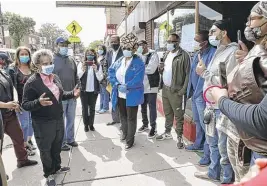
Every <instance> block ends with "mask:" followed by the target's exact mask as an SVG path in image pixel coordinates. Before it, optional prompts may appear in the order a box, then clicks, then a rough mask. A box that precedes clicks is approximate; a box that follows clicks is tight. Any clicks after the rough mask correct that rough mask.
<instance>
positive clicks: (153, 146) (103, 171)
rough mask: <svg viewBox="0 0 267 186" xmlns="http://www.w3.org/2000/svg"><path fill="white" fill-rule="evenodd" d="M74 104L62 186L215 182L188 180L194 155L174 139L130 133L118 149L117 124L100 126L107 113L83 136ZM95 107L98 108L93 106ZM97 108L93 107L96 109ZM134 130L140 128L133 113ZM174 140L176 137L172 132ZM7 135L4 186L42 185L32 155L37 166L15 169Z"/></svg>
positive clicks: (160, 128) (207, 185)
mask: <svg viewBox="0 0 267 186" xmlns="http://www.w3.org/2000/svg"><path fill="white" fill-rule="evenodd" d="M80 105H81V104H80V101H79V102H78V107H77V113H76V115H77V116H76V121H75V124H76V126H75V127H76V141H77V142H78V143H79V147H78V148H73V149H72V150H71V151H70V152H62V165H64V166H66V165H68V166H70V168H71V171H70V172H69V173H67V174H63V175H58V176H57V178H56V179H57V183H58V184H59V185H66V186H112V185H116V186H148V185H157V186H177V185H179V186H191V185H193V186H201V185H205V186H215V185H219V184H218V183H217V184H215V183H212V182H209V181H204V180H200V179H197V178H195V177H194V172H195V171H197V170H203V171H204V170H206V168H200V167H198V166H197V162H198V160H199V157H198V156H197V155H196V154H195V153H191V152H186V151H185V150H179V149H177V148H176V141H175V140H168V141H156V140H155V139H153V140H149V139H147V133H141V134H136V142H135V146H134V148H132V149H131V150H130V151H125V150H124V144H123V143H121V142H120V131H119V125H114V126H106V123H107V122H108V121H110V120H111V116H110V114H109V113H108V114H102V115H96V118H95V128H96V131H95V132H88V133H85V132H84V130H83V122H82V118H81V106H80ZM98 105H99V104H98ZM97 107H98V106H97ZM138 118H139V119H138V127H139V126H141V125H142V120H141V114H140V112H139V114H138ZM157 123H158V133H161V132H163V131H164V118H163V117H160V115H159V117H158V121H157ZM173 136H174V139H176V135H175V133H174V131H173ZM10 144H12V143H11V140H10V139H9V137H7V136H6V137H5V142H4V150H3V161H4V164H5V168H6V171H7V174H8V175H9V177H10V180H9V182H8V185H9V186H42V185H44V183H45V179H44V178H43V176H42V174H43V173H42V164H41V162H40V158H39V152H38V151H37V155H35V156H33V157H30V158H31V159H35V160H37V161H38V162H39V165H37V166H33V167H27V168H22V169H17V168H16V158H15V154H14V151H13V147H12V145H10Z"/></svg>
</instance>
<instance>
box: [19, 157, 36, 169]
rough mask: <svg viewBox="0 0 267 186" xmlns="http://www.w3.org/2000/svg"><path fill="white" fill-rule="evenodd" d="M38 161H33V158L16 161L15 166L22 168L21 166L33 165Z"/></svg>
mask: <svg viewBox="0 0 267 186" xmlns="http://www.w3.org/2000/svg"><path fill="white" fill-rule="evenodd" d="M37 164H38V162H37V161H34V160H28V159H27V160H25V161H23V162H18V164H17V167H18V168H22V167H28V166H33V165H37Z"/></svg>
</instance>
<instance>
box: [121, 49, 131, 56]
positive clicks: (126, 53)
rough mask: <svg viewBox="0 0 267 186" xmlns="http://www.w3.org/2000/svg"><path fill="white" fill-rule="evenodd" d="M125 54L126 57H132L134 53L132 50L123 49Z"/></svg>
mask: <svg viewBox="0 0 267 186" xmlns="http://www.w3.org/2000/svg"><path fill="white" fill-rule="evenodd" d="M123 56H124V57H132V56H133V53H132V51H131V50H123Z"/></svg>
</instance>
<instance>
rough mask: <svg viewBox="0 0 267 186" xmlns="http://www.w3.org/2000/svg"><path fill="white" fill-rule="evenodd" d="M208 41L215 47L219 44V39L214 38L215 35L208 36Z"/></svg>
mask: <svg viewBox="0 0 267 186" xmlns="http://www.w3.org/2000/svg"><path fill="white" fill-rule="evenodd" d="M209 42H210V44H211V45H212V46H215V47H217V46H218V45H219V44H220V42H221V41H220V40H217V39H216V36H209Z"/></svg>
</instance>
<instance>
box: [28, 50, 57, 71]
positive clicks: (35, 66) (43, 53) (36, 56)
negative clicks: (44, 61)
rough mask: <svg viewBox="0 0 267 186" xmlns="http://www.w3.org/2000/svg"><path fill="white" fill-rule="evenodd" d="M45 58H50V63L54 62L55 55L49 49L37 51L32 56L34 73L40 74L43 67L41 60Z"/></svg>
mask: <svg viewBox="0 0 267 186" xmlns="http://www.w3.org/2000/svg"><path fill="white" fill-rule="evenodd" d="M43 56H46V57H48V58H49V59H50V61H51V62H53V53H52V51H51V50H47V49H41V50H37V51H36V52H34V54H33V56H32V70H33V71H34V72H39V70H40V66H41V61H40V58H41V57H43Z"/></svg>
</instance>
